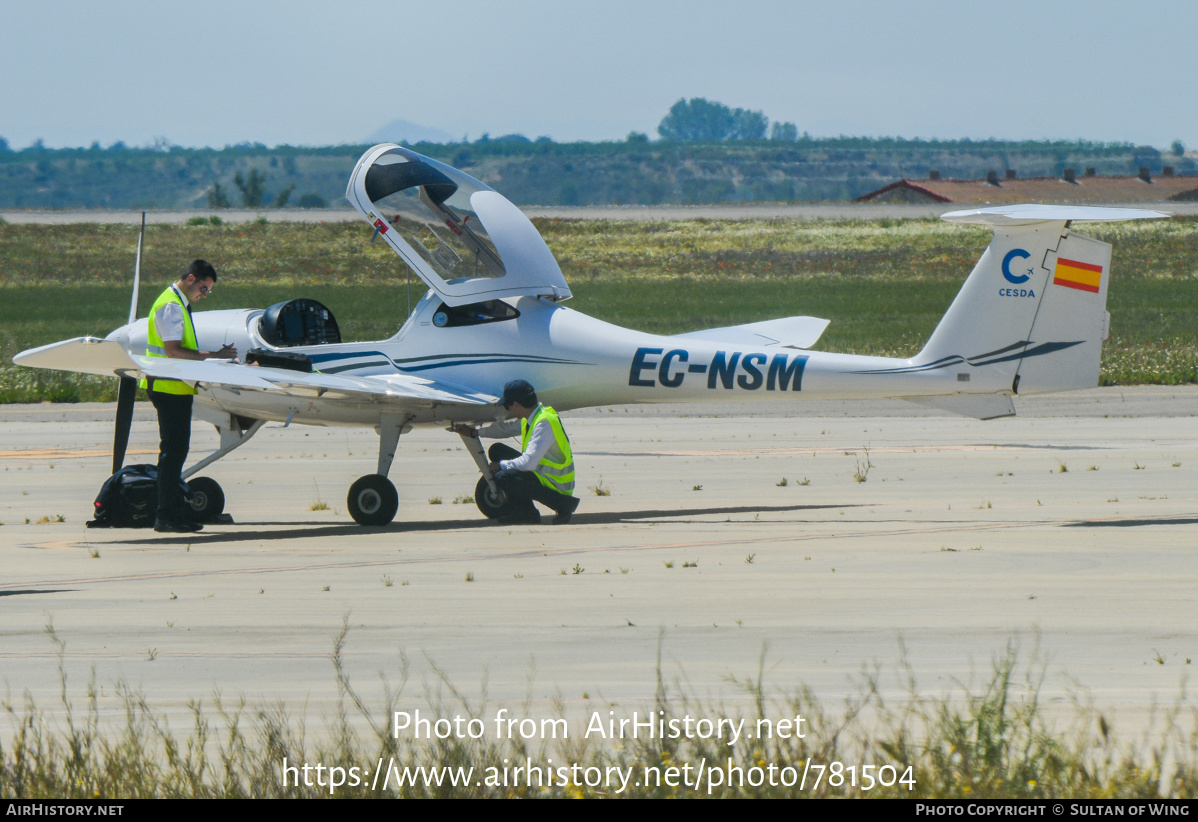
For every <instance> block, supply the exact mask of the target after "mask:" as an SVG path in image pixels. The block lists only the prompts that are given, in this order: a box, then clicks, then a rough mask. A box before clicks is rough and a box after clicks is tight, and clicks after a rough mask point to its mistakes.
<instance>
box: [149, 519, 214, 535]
mask: <svg viewBox="0 0 1198 822" xmlns="http://www.w3.org/2000/svg"><path fill="white" fill-rule="evenodd" d="M154 530H155V531H157V532H158V533H160V534H194V533H195V532H196V531H203V530H204V526H203V525H200V524H199V523H198V522H184V521H183V520H180V519H156V520H154Z"/></svg>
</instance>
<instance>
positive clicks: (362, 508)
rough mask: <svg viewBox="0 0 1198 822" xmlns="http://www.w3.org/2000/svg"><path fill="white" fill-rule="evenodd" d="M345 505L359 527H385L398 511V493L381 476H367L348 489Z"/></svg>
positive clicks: (389, 481) (388, 481)
mask: <svg viewBox="0 0 1198 822" xmlns="http://www.w3.org/2000/svg"><path fill="white" fill-rule="evenodd" d="M346 505H347V506H349V515H350V516H351V517H353V518H354V522H356V523H358V524H359V525H386V524H387V523H389V522H391V520H393V519H395V512H396V511H398V510H399V493H398V492H397V491H396V490H395V486H394V485H392V484H391V480H389V479H387V478H386V477H384V476H382V475H381V474H367V475H366V476H364V477H360V478H359V479H358V480H357V481H356V482H355V483H354V484H353V485H351V486H350V487H349V498H348V499H347V500H346Z"/></svg>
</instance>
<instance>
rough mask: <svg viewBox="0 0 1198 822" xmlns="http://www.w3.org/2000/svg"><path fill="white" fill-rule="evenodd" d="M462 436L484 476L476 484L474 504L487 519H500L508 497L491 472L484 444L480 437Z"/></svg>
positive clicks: (505, 510)
mask: <svg viewBox="0 0 1198 822" xmlns="http://www.w3.org/2000/svg"><path fill="white" fill-rule="evenodd" d="M460 436H461V437H462V444H463V445H465V446H466V450H467V451H469V452H470V456H472V457H474V462H475V464H476V465H478V470H479V471H481V472H482V476H481V477H479V479H478V485H476V486H474V504H475V505H477V506H478V510H479V511H481V512H482V514H483V516H484V517H486V518H487V519H499V518H500V517H502V516H503V515H504V514H506V513H507V508H508V503H507V498H506V497H505V496H504V495H503V491H502V490H501V489H500V488H499V485H498V484H496V482H495V477H494V476H493V475H492V474H491V465H490V463H488V462H487V455H486V453H485V452H484V451H483V444H482V443H481V442H479V439H478V437H468V436H466V435H465V434H462V435H460Z"/></svg>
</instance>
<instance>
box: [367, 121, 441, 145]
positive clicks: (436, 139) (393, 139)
mask: <svg viewBox="0 0 1198 822" xmlns="http://www.w3.org/2000/svg"><path fill="white" fill-rule="evenodd" d="M366 142H367V143H370V144H371V145H374V144H375V143H450V142H453V137H451V136H450V135H449V133H448V132H444V131H442V130H441V129H439V128H429V127H428V126H422V125H418V124H416V123H410V122H408V121H407V120H392V121H391V122H390V123H387V125H385V126H383V127H382V128H380V129H379V130H378V131H376V132H374V133H373V134H371V135H369V136H368V137H367V138H366Z"/></svg>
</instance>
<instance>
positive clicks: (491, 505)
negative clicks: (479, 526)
mask: <svg viewBox="0 0 1198 822" xmlns="http://www.w3.org/2000/svg"><path fill="white" fill-rule="evenodd" d="M474 504H475V505H477V506H478V510H480V511H482V512H483V516H484V517H486V518H487V519H499V518H500V517H502V516H503V515H504V514H505V513H507V509H508V502H507V498H506V497H504V496H503V492H502V491H499V492H498V495H497V494H496V492H495V491H492V490H491V486H490V485H488V484H487V478H486V477H479V478H478V485H476V486H474Z"/></svg>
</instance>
